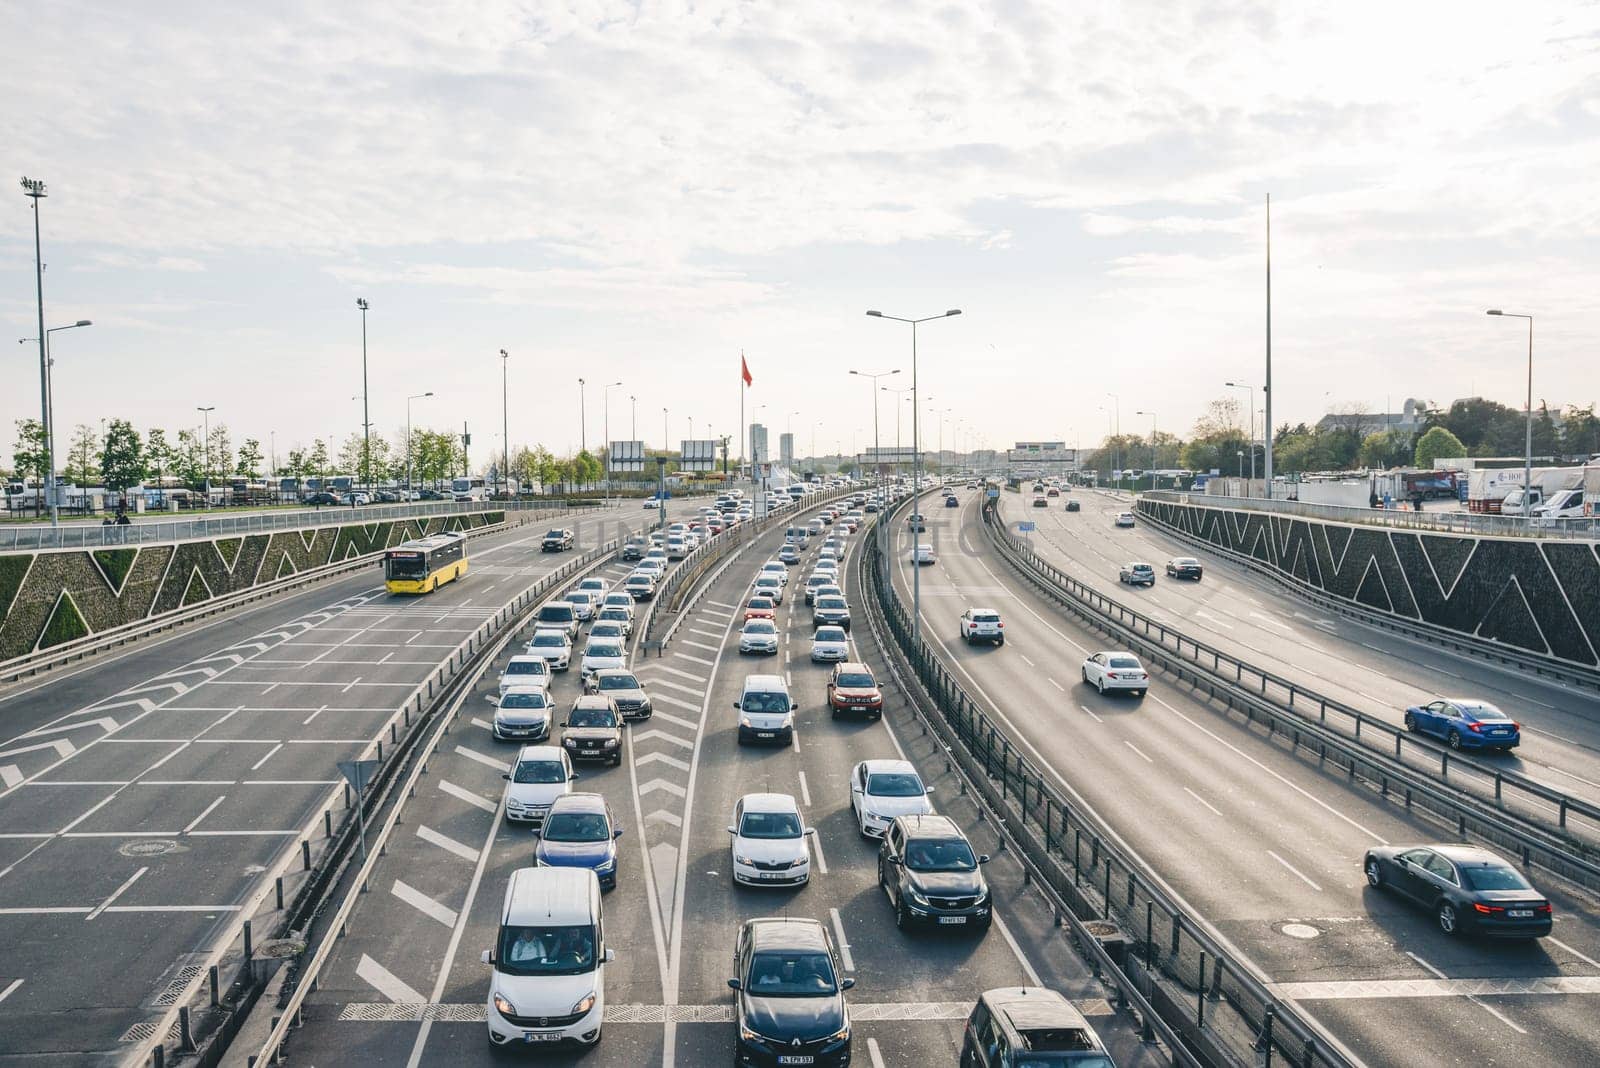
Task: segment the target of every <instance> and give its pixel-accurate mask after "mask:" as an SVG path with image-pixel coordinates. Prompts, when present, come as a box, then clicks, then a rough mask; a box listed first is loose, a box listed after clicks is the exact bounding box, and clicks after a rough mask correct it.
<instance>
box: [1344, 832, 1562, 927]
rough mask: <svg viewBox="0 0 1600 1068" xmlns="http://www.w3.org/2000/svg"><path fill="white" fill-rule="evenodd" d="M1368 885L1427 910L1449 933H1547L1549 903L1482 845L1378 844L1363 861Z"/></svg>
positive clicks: (1515, 870)
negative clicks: (1396, 894) (1394, 894)
mask: <svg viewBox="0 0 1600 1068" xmlns="http://www.w3.org/2000/svg"><path fill="white" fill-rule="evenodd" d="M1362 866H1363V868H1364V870H1365V871H1366V875H1367V884H1368V885H1369V886H1372V887H1374V888H1376V889H1389V890H1393V891H1395V892H1396V893H1398V894H1399V895H1400V896H1402V897H1405V898H1408V899H1410V900H1411V901H1412V902H1414V903H1416V904H1417V905H1420V906H1421V907H1422V908H1425V909H1427V910H1428V911H1429V912H1431V913H1432V914H1433V919H1434V922H1435V923H1437V924H1438V925H1439V930H1441V931H1443V932H1444V933H1445V934H1447V935H1456V934H1460V933H1461V932H1463V931H1471V932H1474V933H1477V934H1482V935H1488V936H1491V937H1494V938H1541V937H1543V936H1545V935H1547V934H1549V933H1550V923H1551V919H1552V916H1551V909H1550V902H1549V900H1548V899H1546V898H1545V896H1544V895H1543V894H1541V893H1539V891H1537V890H1535V889H1534V888H1533V886H1532V885H1530V884H1529V882H1528V880H1527V879H1525V878H1523V876H1522V873H1521V872H1520V871H1518V870H1517V869H1516V868H1515V867H1514V866H1512V865H1511V864H1508V863H1507V862H1506V861H1504V860H1501V859H1500V858H1499V857H1497V856H1495V855H1494V854H1493V853H1491V852H1489V851H1488V850H1486V849H1478V848H1476V847H1475V846H1462V845H1433V846H1377V847H1374V848H1372V849H1369V850H1367V855H1366V859H1365V860H1364V861H1363V862H1362Z"/></svg>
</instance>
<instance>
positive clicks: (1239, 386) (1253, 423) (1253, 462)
mask: <svg viewBox="0 0 1600 1068" xmlns="http://www.w3.org/2000/svg"><path fill="white" fill-rule="evenodd" d="M1222 384H1223V385H1225V386H1227V387H1228V388H1230V389H1243V390H1248V391H1249V393H1250V482H1251V486H1249V487H1246V488H1247V490H1251V491H1252V492H1253V488H1254V484H1255V480H1256V387H1255V386H1252V385H1251V384H1250V383H1248V382H1224V383H1222ZM1240 477H1243V476H1240ZM1252 492H1246V493H1245V496H1246V497H1249V496H1251V495H1252Z"/></svg>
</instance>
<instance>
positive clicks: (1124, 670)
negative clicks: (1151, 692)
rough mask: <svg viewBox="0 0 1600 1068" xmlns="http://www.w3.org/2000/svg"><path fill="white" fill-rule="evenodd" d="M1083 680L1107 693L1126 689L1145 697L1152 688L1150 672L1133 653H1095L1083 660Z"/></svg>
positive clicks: (1134, 694)
mask: <svg viewBox="0 0 1600 1068" xmlns="http://www.w3.org/2000/svg"><path fill="white" fill-rule="evenodd" d="M1083 681H1084V682H1087V683H1088V684H1089V685H1091V686H1093V687H1094V688H1095V689H1097V690H1099V691H1100V692H1101V693H1105V692H1106V691H1107V690H1125V691H1127V692H1129V693H1132V694H1133V696H1135V697H1143V696H1144V693H1145V691H1146V690H1148V689H1149V688H1150V674H1149V672H1147V671H1145V669H1144V665H1143V664H1141V663H1139V658H1138V657H1136V656H1134V655H1133V654H1132V653H1113V652H1102V653H1095V654H1093V655H1092V656H1090V657H1089V658H1088V659H1087V660H1085V661H1084V662H1083Z"/></svg>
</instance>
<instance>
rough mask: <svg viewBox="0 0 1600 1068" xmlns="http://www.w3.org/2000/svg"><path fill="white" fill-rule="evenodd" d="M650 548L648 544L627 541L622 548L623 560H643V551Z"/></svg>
mask: <svg viewBox="0 0 1600 1068" xmlns="http://www.w3.org/2000/svg"><path fill="white" fill-rule="evenodd" d="M649 547H650V545H649V543H648V542H645V541H633V540H631V539H630V540H629V541H628V542H626V543H625V544H624V545H623V546H622V558H623V559H624V560H643V559H644V551H645V550H646V549H648V548H649Z"/></svg>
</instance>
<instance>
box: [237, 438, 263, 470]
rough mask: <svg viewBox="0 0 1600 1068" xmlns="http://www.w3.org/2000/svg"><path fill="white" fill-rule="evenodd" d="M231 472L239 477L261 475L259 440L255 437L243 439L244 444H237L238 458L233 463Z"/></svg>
mask: <svg viewBox="0 0 1600 1068" xmlns="http://www.w3.org/2000/svg"><path fill="white" fill-rule="evenodd" d="M233 473H234V474H236V475H238V476H239V477H240V478H260V477H261V442H259V441H257V440H256V439H255V438H245V439H244V444H242V445H240V446H239V460H238V463H236V464H235V465H234V468H233Z"/></svg>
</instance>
